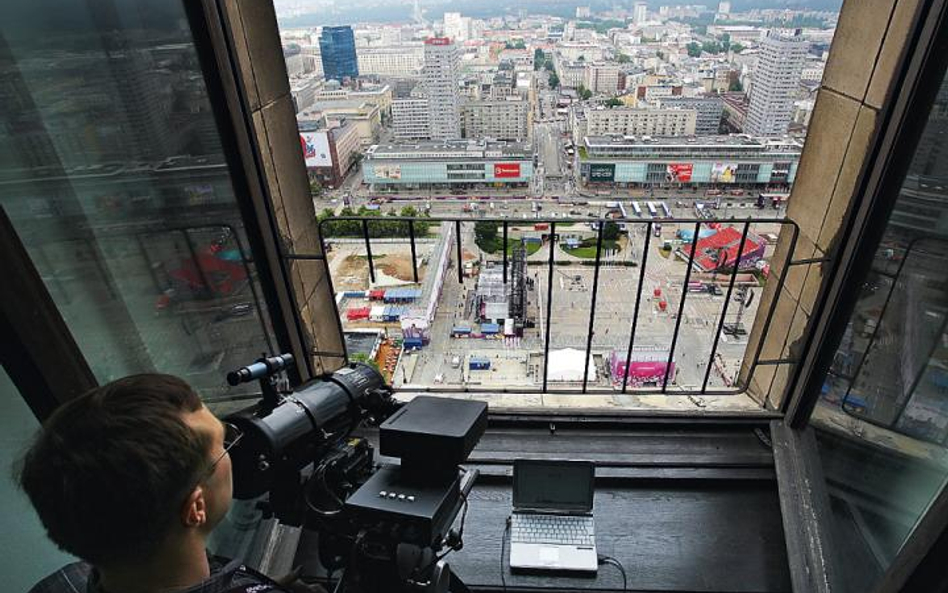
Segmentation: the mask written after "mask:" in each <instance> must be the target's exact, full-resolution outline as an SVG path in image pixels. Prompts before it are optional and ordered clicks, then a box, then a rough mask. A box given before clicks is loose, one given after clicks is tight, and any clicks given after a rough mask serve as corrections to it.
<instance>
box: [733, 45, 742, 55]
mask: <svg viewBox="0 0 948 593" xmlns="http://www.w3.org/2000/svg"><path fill="white" fill-rule="evenodd" d="M731 51H733V52H734V53H736V54H739V53H741V52H742V51H744V46H743V45H741V44H740V43H732V44H731Z"/></svg>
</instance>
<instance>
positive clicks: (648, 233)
mask: <svg viewBox="0 0 948 593" xmlns="http://www.w3.org/2000/svg"><path fill="white" fill-rule="evenodd" d="M651 239H652V221H648V224H647V225H646V227H645V245H644V246H643V247H642V265H641V266H639V286H638V290H636V291H635V292H636V294H635V309H634V311H633V313H632V331H631V333H630V334H629V351H628V352H627V353H626V355H625V371H624V372H623V373H622V393H625V392H626V387H627V386H628V384H629V365H630V364H632V346H633V344H635V330H636V329H637V328H638V325H639V304H640V303H641V302H642V290H643V288H644V283H645V264H646V263H648V245H649V243H650V242H651Z"/></svg>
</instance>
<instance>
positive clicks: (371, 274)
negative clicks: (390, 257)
mask: <svg viewBox="0 0 948 593" xmlns="http://www.w3.org/2000/svg"><path fill="white" fill-rule="evenodd" d="M362 236H363V237H365V256H366V259H368V261H369V279H370V280H371V281H372V283H373V284H375V266H374V265H373V264H372V244H371V241H369V221H368V220H366V219H365V218H363V219H362Z"/></svg>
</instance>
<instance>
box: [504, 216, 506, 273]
mask: <svg viewBox="0 0 948 593" xmlns="http://www.w3.org/2000/svg"><path fill="white" fill-rule="evenodd" d="M504 284H507V221H506V220H504Z"/></svg>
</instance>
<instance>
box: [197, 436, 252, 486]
mask: <svg viewBox="0 0 948 593" xmlns="http://www.w3.org/2000/svg"><path fill="white" fill-rule="evenodd" d="M242 438H244V433H242V432H241V431H240V429H239V428H237V427H236V426H234V425H233V424H231V423H230V422H224V452H223V453H221V454H220V455H218V457H217V459H215V460H214V462H213V463H211V465H209V466H208V468H207V469H206V470H205V471H204V473H203V474H201V479H200V480H198V483H199V484H200V483H201V482H203V481H204V480H206V479H207V478H208V476H210V475H211V474H213V473H214V470H215V469H216V468H217V464H218V463H220V462H221V459H223V458H224V455H227V453H229V452H230V450H231V449H233V448H234V447H235V446H236V445H237V443H239V442H240V439H242Z"/></svg>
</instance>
